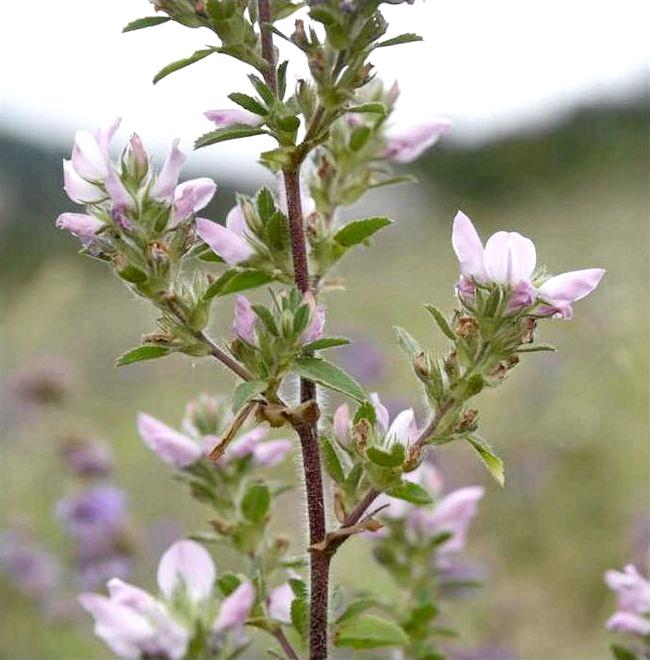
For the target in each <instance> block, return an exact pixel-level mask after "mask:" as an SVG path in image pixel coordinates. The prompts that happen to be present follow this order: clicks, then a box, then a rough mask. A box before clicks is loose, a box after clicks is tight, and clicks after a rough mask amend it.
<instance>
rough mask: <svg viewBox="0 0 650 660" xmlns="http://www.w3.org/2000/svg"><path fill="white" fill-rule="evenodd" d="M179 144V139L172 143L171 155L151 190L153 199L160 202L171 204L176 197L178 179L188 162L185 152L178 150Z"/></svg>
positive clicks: (168, 156)
mask: <svg viewBox="0 0 650 660" xmlns="http://www.w3.org/2000/svg"><path fill="white" fill-rule="evenodd" d="M179 142H180V140H178V139H176V140H174V141H173V142H172V147H171V149H170V151H169V154H168V155H167V158H166V159H165V162H164V164H163V166H162V169H161V170H160V172H159V174H158V176H157V177H156V182H155V183H154V184H153V186H152V188H151V191H150V195H151V197H152V198H153V199H155V200H157V201H159V202H171V201H172V199H173V197H174V190H175V189H176V186H177V184H178V177H179V176H180V173H181V169H182V168H183V165H184V164H185V160H186V158H185V156H184V154H183V152H182V151H181V150H180V149H179V148H178V143H179Z"/></svg>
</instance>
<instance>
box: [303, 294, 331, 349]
mask: <svg viewBox="0 0 650 660" xmlns="http://www.w3.org/2000/svg"><path fill="white" fill-rule="evenodd" d="M305 302H306V303H307V304H308V305H309V307H310V309H311V319H310V321H309V325H308V326H307V328H306V330H305V331H304V332H303V333H302V336H301V338H300V341H301V343H303V344H309V343H310V342H312V341H316V340H317V339H322V337H323V332H324V329H325V305H317V304H316V301H315V299H314V296H313V295H312V294H311V293H307V294H305Z"/></svg>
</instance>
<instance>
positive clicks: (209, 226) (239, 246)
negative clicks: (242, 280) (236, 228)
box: [196, 218, 255, 266]
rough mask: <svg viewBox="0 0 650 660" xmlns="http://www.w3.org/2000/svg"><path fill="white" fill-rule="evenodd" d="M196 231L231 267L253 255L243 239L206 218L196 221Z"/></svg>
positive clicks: (252, 251)
mask: <svg viewBox="0 0 650 660" xmlns="http://www.w3.org/2000/svg"><path fill="white" fill-rule="evenodd" d="M196 231H197V233H198V235H199V236H200V237H201V238H202V239H203V240H204V241H205V242H206V243H207V244H208V245H209V246H210V247H211V248H212V249H213V250H214V251H215V252H216V253H217V254H218V255H219V256H220V257H221V258H222V259H223V260H224V261H225V262H226V263H227V264H229V265H231V266H236V265H237V264H240V263H242V262H244V261H246V260H247V259H250V258H251V257H252V256H253V255H254V254H255V251H254V250H253V248H252V247H251V246H250V245H249V243H248V241H247V240H246V239H245V238H242V237H241V236H239V235H237V234H235V233H234V232H233V231H230V229H227V228H226V227H224V226H222V225H219V224H217V223H216V222H212V221H211V220H207V219H206V218H197V219H196Z"/></svg>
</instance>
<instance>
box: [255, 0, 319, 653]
mask: <svg viewBox="0 0 650 660" xmlns="http://www.w3.org/2000/svg"><path fill="white" fill-rule="evenodd" d="M259 18H260V39H261V45H262V55H263V57H264V59H265V60H266V62H267V64H268V68H267V70H266V72H265V75H264V78H265V82H266V84H267V85H268V86H269V87H270V88H271V89H272V90H273V91H274V92H276V94H277V74H276V67H275V55H274V52H273V33H272V32H271V29H270V27H271V26H270V23H271V10H270V3H269V0H259ZM283 176H284V187H285V194H286V199H287V215H288V216H289V231H290V233H291V255H292V258H293V274H294V280H295V282H296V286H297V287H298V289H300V291H301V292H302V293H303V294H306V293H310V292H311V284H310V281H309V262H308V259H307V242H306V240H305V227H304V220H303V215H302V200H301V195H300V164H299V163H297V164H296V165H295V166H294V167H292V168H291V169H288V170H286V171H284V172H283ZM315 400H316V385H315V383H314V382H312V381H310V380H307V379H306V378H302V379H301V380H300V401H301V402H302V403H305V402H307V401H315ZM296 432H297V433H298V437H299V438H300V445H301V448H302V462H303V470H304V473H305V488H306V490H307V513H308V517H309V542H310V545H315V544H317V543H319V542H320V541H322V540H323V539H324V538H325V534H326V533H327V528H326V523H325V502H324V498H323V475H322V471H321V460H320V449H319V447H318V433H317V429H316V422H314V423H313V424H303V425H300V426H297V427H296ZM329 563H330V557H329V555H328V554H326V553H324V552H312V553H311V555H310V604H309V657H310V658H311V660H324V659H325V658H327V614H328V599H329Z"/></svg>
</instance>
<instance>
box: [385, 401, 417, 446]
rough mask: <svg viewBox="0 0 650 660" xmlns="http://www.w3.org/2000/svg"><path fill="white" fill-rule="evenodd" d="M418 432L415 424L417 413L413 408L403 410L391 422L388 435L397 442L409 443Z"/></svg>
mask: <svg viewBox="0 0 650 660" xmlns="http://www.w3.org/2000/svg"><path fill="white" fill-rule="evenodd" d="M416 434H417V426H416V425H415V413H414V412H413V408H407V409H406V410H402V412H401V413H399V415H397V417H395V419H394V420H393V422H392V423H391V425H390V427H389V429H388V431H387V432H386V436H387V437H388V438H392V439H393V440H394V441H395V442H399V443H400V444H403V445H407V444H408V443H409V442H410V441H411V440H412V439H413V438H414V437H415V435H416Z"/></svg>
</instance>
